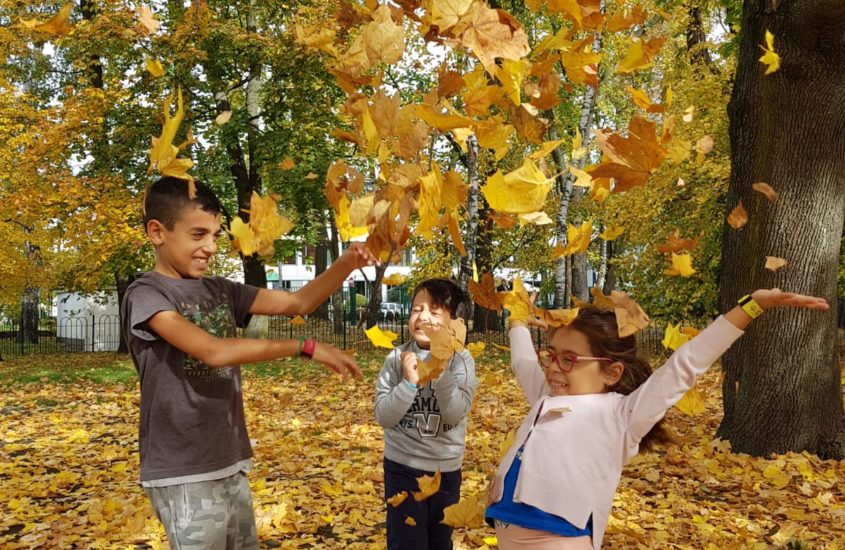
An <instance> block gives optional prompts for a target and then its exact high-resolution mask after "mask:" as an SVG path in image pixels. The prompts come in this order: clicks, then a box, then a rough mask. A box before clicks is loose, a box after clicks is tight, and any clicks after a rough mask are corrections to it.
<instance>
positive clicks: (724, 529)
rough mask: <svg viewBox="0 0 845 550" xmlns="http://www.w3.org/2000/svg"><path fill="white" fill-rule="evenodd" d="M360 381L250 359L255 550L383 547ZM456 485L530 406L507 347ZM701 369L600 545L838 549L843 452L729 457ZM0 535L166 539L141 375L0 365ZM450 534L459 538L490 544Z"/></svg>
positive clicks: (111, 363)
mask: <svg viewBox="0 0 845 550" xmlns="http://www.w3.org/2000/svg"><path fill="white" fill-rule="evenodd" d="M357 357H358V361H359V363H360V364H361V365H362V367H363V369H364V377H363V379H361V380H341V379H340V378H338V377H335V376H332V375H330V374H328V373H327V372H326V371H324V370H323V369H320V368H318V367H316V366H315V365H313V364H310V363H305V362H302V361H299V360H286V361H274V362H270V363H265V364H261V365H254V366H247V367H245V373H244V395H245V402H246V408H247V422H248V424H249V429H250V435H251V437H252V439H253V448H254V450H255V468H254V469H253V471H252V472H251V473H250V474H249V477H250V481H251V483H252V488H253V496H254V501H255V509H256V517H257V522H258V526H259V534H260V539H261V543H262V547H266V548H277V547H281V548H383V547H384V512H383V506H384V505H383V501H382V498H383V494H382V493H383V484H382V469H381V460H382V456H381V452H382V439H381V429H380V427H379V426H378V425H377V424H376V423H375V421H374V419H373V414H372V408H373V393H374V390H373V387H374V380H375V377H376V375H377V373H378V370H379V368H380V367H381V362H382V360H383V358H384V353H382V352H359V353H358V355H357ZM477 369H478V374H479V379H480V381H481V387H480V390H479V393H478V396H477V398H476V402H475V405H474V407H473V410H472V412H471V415H470V423H469V436H468V439H467V452H466V458H465V463H464V484H463V494H464V495H465V496H470V497H475V496H477V497H479V498H483V497H482V495H483V493H484V489H485V487H486V485H487V481H488V479H489V478H490V476H491V475H492V474H493V472H494V469H495V465H496V464H497V462H498V458H499V456H500V453H501V451H502V446H503V445H504V443H505V442H506V440H507V436H508V433H509V432H510V430H512V429H514V428H515V427H516V426H518V424H519V422H520V420H521V418H522V415H523V414H524V412H525V410H526V406H525V403H524V402H523V401H522V398H521V394H520V391H519V388H518V387H517V386H516V384H515V382H514V381H513V379H512V378H511V377H510V376H508V375H507V365H506V356H505V355H504V354H503V353H502V352H500V351H496V350H492V349H490V348H489V347H488V351H486V352H484V353H483V354H482V355H481V356H480V357H479V358H478V359H477ZM718 378H719V375H718V372H717V369H713V370H712V371H711V372H710V373H708V374H707V375H705V376H704V377H703V378H702V380H701V382H700V383H699V388H700V391H701V392H702V393H703V394H704V396H705V399H706V407H705V411H704V413H703V414H701V415H699V416H694V417H691V416H686V415H683V414H681V413H680V412H678V411H676V410H672V411H670V412H669V414H668V416H667V420H668V424H669V426H670V427H671V428H672V429H673V430H674V431H675V432H676V434H677V436H676V439H677V441H676V443H675V444H674V445H672V446H669V447H667V448H664V449H660V450H658V451H656V452H649V453H644V454H642V455H640V456H639V457H638V458H637V459H636V460H635V461H634V462H633V463H632V464H630V465H629V466H628V467H627V468H626V470H625V474H624V477H623V481H622V484H621V485H620V488H619V490H618V492H617V497H616V501H615V505H614V509H613V514H612V517H611V518H610V524H609V527H608V532H607V535H606V537H605V545H604V546H605V548H709V549H714V550H715V549H717V548H719V549H721V548H761V549H762V548H773V547H775V548H777V547H782V548H831V549H832V548H843V547H845V498H843V493H842V490H841V487H842V486H843V484H845V462H835V461H820V460H818V459H817V458H816V457H814V456H811V455H803V454H794V453H793V454H788V455H783V456H777V457H774V458H773V459H770V460H764V459H757V458H751V457H749V456H747V455H734V454H731V453H729V452H727V450H726V446H725V445H724V444H722V443H720V442H714V441H713V434H714V433H715V430H716V427H717V426H718V422H719V418H720V411H721V399H720V390H719V379H718ZM0 382H2V383H3V386H4V388H5V391H4V393H3V395H2V397H0V413H2V418H3V432H2V438H0V480H2V483H0V490H2V493H3V494H2V496H0V546H2V547H3V548H36V547H37V548H44V547H47V548H50V547H55V548H69V547H76V548H148V547H152V548H162V547H164V548H166V547H167V545H166V542H165V539H164V537H163V531H162V529H161V527H160V526H159V525H158V523H157V521H156V519H155V517H154V515H153V512H152V509H151V508H150V507H149V504H148V503H147V500H146V497H145V496H144V494H143V491H142V490H141V488H140V486H139V484H138V481H137V480H138V457H137V417H138V402H139V394H138V384H137V378H136V375H135V371H134V368H133V367H132V364H131V362H130V361H129V359H128V358H127V357H126V356H119V355H114V354H107V353H100V354H78V355H61V356H40V357H39V356H27V357H23V358H13V359H7V360H6V361H5V362H3V363H0ZM492 536H493V530H492V529H491V528H489V527H487V526H481V527H476V528H472V529H463V528H461V529H457V530H456V532H455V537H454V538H455V541H456V547H457V548H482V547H484V546H485V544H492V543H493V540H492V539H491V537H492Z"/></svg>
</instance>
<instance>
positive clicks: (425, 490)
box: [414, 469, 440, 502]
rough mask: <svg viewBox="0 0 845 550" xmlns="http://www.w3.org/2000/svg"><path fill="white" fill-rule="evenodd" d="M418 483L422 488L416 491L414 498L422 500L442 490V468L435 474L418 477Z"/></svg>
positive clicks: (418, 500)
mask: <svg viewBox="0 0 845 550" xmlns="http://www.w3.org/2000/svg"><path fill="white" fill-rule="evenodd" d="M417 484H418V485H419V489H420V490H419V491H418V492H415V493H414V500H416V501H417V502H421V501H423V500H425V499H427V498H428V497H430V496H431V495H433V494H434V493H436V492H437V491H439V490H440V470H439V469H438V470H437V471H436V472H434V475H430V476H420V477H418V478H417Z"/></svg>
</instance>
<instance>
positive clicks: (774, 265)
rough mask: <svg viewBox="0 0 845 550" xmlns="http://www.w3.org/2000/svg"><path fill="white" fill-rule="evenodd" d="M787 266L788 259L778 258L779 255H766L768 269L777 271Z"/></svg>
mask: <svg viewBox="0 0 845 550" xmlns="http://www.w3.org/2000/svg"><path fill="white" fill-rule="evenodd" d="M785 266H786V260H784V259H783V258H778V257H777V256H766V265H765V267H766V269H768V270H769V271H777V270H778V269H780V268H782V267H785Z"/></svg>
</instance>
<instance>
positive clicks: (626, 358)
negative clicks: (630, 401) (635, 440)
mask: <svg viewBox="0 0 845 550" xmlns="http://www.w3.org/2000/svg"><path fill="white" fill-rule="evenodd" d="M569 328H571V329H574V330H577V331H578V332H580V333H582V334H584V335H585V336H586V337H587V341H588V342H589V343H590V349H591V353H592V354H593V355H596V356H600V357H610V358H611V359H613V360H614V361H618V362H620V363H622V364H623V365H624V366H625V368H624V370H623V371H622V377H621V378H620V379H619V381H618V382H617V383H616V384H614V385H613V386H610V388H609V390H610V391H614V392H617V393H621V394H622V395H628V394H629V393H631V392H632V391H634V390H635V389H637V388H639V387H640V386H641V385H642V384H643V382H645V381H646V380H648V377H649V376H651V366H650V365H649V363H648V361H647V360H646V359H645V358H644V357H643V356H642V355H641V354H640V352H639V350H638V348H637V338H636V336H634V335H631V336H625V337H620V336H619V327H618V325H617V324H616V314H615V313H614V312H613V310H611V309H604V308H598V307H585V308H581V309H580V310H578V316H577V317H576V318H575V320H574V321H572V323H571V324H570V325H569ZM604 365H605V364H604V363H603V368H604ZM672 441H673V439H672V436H671V435H670V433H669V432H668V430H667V429H666V427H665V426H664V425H663V420H662V419H661V420H660V421H659V422H658V423H657V424H655V425H654V427H653V428H652V429H651V430H650V431H649V432H648V433H647V434H646V435H645V437H643V439H642V441H641V442H640V446H641V447H642V448H645V449H651V448H653V447H654V446H655V445H657V444H665V443H671V442H672Z"/></svg>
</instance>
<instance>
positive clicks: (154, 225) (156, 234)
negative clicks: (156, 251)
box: [147, 220, 164, 246]
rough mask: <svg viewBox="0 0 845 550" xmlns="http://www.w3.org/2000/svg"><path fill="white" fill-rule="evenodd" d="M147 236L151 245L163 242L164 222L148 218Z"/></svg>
mask: <svg viewBox="0 0 845 550" xmlns="http://www.w3.org/2000/svg"><path fill="white" fill-rule="evenodd" d="M147 236H148V237H149V238H150V242H152V243H153V246H158V245H160V244H161V243H162V242H164V224H162V223H161V222H160V221H158V220H150V221H148V222H147Z"/></svg>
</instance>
